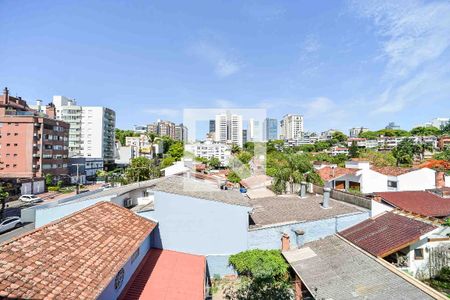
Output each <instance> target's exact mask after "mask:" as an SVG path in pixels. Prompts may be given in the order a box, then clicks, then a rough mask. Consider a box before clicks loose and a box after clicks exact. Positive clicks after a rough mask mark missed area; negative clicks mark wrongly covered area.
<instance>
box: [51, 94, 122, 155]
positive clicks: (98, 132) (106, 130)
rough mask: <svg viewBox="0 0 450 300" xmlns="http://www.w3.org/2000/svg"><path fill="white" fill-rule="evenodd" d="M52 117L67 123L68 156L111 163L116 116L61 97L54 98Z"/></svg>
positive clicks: (104, 110) (101, 108)
mask: <svg viewBox="0 0 450 300" xmlns="http://www.w3.org/2000/svg"><path fill="white" fill-rule="evenodd" d="M53 104H54V105H55V107H56V118H57V119H59V120H63V121H65V122H67V123H69V124H70V131H69V156H71V157H72V156H82V157H93V158H98V157H101V158H103V160H104V161H105V163H112V162H114V139H115V134H114V130H115V125H116V124H115V123H116V114H115V112H114V111H113V110H111V109H109V108H106V107H102V106H80V105H77V103H76V101H75V100H73V99H69V98H67V97H64V96H54V97H53Z"/></svg>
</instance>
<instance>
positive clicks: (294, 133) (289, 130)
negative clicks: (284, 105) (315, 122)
mask: <svg viewBox="0 0 450 300" xmlns="http://www.w3.org/2000/svg"><path fill="white" fill-rule="evenodd" d="M280 125H281V136H282V138H283V139H285V140H298V139H300V138H301V137H302V133H303V131H304V130H303V116H301V115H291V114H288V115H285V116H284V117H283V119H282V120H281V124H280Z"/></svg>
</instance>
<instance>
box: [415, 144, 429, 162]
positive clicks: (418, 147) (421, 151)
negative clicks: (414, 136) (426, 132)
mask: <svg viewBox="0 0 450 300" xmlns="http://www.w3.org/2000/svg"><path fill="white" fill-rule="evenodd" d="M426 151H433V145H432V144H431V143H425V142H424V141H423V140H422V141H421V142H419V143H417V144H415V145H414V154H417V155H418V156H419V159H420V160H423V159H424V158H425V152H426Z"/></svg>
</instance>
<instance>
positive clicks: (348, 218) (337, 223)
mask: <svg viewBox="0 0 450 300" xmlns="http://www.w3.org/2000/svg"><path fill="white" fill-rule="evenodd" d="M369 216H370V212H369V211H367V212H361V213H355V214H348V215H344V216H339V217H335V218H330V219H323V220H317V221H310V222H298V223H294V224H287V225H279V226H271V227H265V228H258V229H250V230H249V232H248V248H249V249H280V248H281V236H282V235H283V233H286V234H288V235H289V237H290V241H291V247H292V248H297V236H296V234H295V232H294V230H298V229H301V230H303V231H304V232H305V234H304V235H303V236H302V237H300V240H299V242H301V243H307V242H311V241H315V240H318V239H321V238H324V237H327V236H329V235H333V234H335V233H336V232H338V231H341V230H344V229H346V228H348V227H351V226H353V225H355V224H357V223H359V222H362V221H364V220H366V219H367V218H369Z"/></svg>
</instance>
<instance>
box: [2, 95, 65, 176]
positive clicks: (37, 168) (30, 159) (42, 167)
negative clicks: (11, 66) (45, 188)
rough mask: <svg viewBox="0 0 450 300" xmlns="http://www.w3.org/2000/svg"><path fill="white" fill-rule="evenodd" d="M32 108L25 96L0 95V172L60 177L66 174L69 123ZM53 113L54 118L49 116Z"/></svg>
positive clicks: (10, 174)
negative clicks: (24, 98)
mask: <svg viewBox="0 0 450 300" xmlns="http://www.w3.org/2000/svg"><path fill="white" fill-rule="evenodd" d="M46 111H47V114H43V113H40V112H37V111H35V110H33V109H31V108H30V107H29V106H28V105H27V103H26V101H25V100H22V99H21V98H20V97H19V98H16V97H12V96H10V95H9V91H8V89H7V88H5V89H4V91H3V95H1V96H0V175H1V177H2V178H41V177H44V176H45V175H46V174H51V175H54V176H56V178H62V177H64V176H67V174H68V141H69V136H68V135H69V124H67V123H65V122H62V121H58V120H55V119H54V116H55V107H54V106H53V105H48V106H47V107H46ZM52 117H53V118H52Z"/></svg>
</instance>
